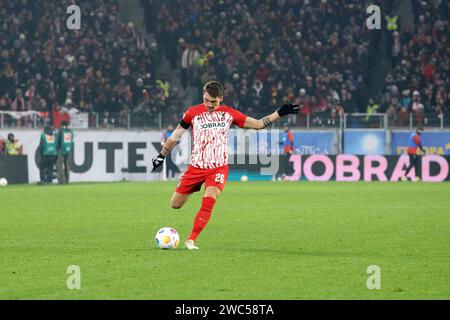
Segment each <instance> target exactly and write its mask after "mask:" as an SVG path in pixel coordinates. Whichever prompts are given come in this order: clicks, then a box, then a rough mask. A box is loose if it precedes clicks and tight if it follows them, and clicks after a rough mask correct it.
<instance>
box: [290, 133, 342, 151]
mask: <svg viewBox="0 0 450 320" xmlns="http://www.w3.org/2000/svg"><path fill="white" fill-rule="evenodd" d="M292 133H293V134H294V150H295V151H294V153H296V154H336V153H337V151H338V150H337V136H336V131H335V130H333V131H292Z"/></svg>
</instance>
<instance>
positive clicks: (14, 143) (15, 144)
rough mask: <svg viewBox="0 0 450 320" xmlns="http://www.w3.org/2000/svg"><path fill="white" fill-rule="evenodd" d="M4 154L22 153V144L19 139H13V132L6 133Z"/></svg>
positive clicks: (14, 154) (15, 154)
mask: <svg viewBox="0 0 450 320" xmlns="http://www.w3.org/2000/svg"><path fill="white" fill-rule="evenodd" d="M5 154H6V155H9V156H17V155H20V154H22V145H21V144H20V142H19V140H17V139H15V137H14V134H13V133H8V139H7V140H6V142H5Z"/></svg>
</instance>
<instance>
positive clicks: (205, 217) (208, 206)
mask: <svg viewBox="0 0 450 320" xmlns="http://www.w3.org/2000/svg"><path fill="white" fill-rule="evenodd" d="M215 203H216V199H214V198H211V197H204V198H203V200H202V207H201V208H200V210H199V211H198V213H197V215H196V216H195V219H194V228H193V229H192V232H191V234H190V236H189V237H188V239H191V240H194V241H195V240H196V239H197V237H198V235H199V234H200V232H202V230H203V228H204V227H205V226H206V224H207V223H208V221H209V218H211V211H212V209H213V207H214V204H215Z"/></svg>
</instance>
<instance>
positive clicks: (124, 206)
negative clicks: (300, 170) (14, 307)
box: [0, 182, 450, 300]
mask: <svg viewBox="0 0 450 320" xmlns="http://www.w3.org/2000/svg"><path fill="white" fill-rule="evenodd" d="M175 186H176V182H167V183H164V182H155V183H110V184H108V183H104V184H102V183H98V184H72V185H68V186H45V187H40V186H36V185H33V186H32V185H29V186H14V185H10V186H8V187H6V188H0V257H1V258H0V299H158V300H160V299H188V300H189V299H449V298H450V209H449V199H450V197H449V196H450V184H449V183H443V184H427V183H362V182H361V183H336V182H328V183H310V182H248V183H241V182H229V183H228V184H227V186H226V188H225V190H224V193H223V195H222V196H221V198H220V199H219V201H218V202H217V204H216V207H215V209H214V211H213V216H212V218H211V220H210V223H209V224H208V226H207V227H206V228H205V230H204V231H203V233H202V234H201V236H200V238H199V239H198V245H199V246H200V250H199V251H195V252H191V251H187V250H185V249H184V248H183V247H182V245H180V247H179V248H178V249H176V250H168V251H163V250H160V249H158V248H157V247H156V244H155V241H154V236H155V233H156V231H157V230H158V229H159V228H160V227H163V226H171V227H174V228H176V229H177V230H178V231H179V233H180V235H181V244H182V243H183V242H184V239H185V237H186V236H187V235H188V234H189V232H190V230H191V227H192V222H193V218H194V216H195V214H196V212H197V210H198V208H199V205H200V199H201V198H200V197H201V194H199V193H197V194H194V195H193V196H192V197H191V199H190V200H189V202H188V203H187V205H186V206H185V207H183V208H182V209H181V210H174V209H171V208H170V206H169V200H170V197H171V194H172V192H173V190H174V188H175ZM70 265H77V266H79V267H80V270H81V289H80V290H69V289H67V287H66V281H67V278H68V277H69V276H70V274H68V273H67V268H68V266H70ZM371 265H376V266H379V268H380V271H381V289H374V290H369V289H368V288H367V280H368V277H370V274H368V273H367V268H368V267H369V266H371Z"/></svg>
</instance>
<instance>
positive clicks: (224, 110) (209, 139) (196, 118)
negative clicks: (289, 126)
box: [152, 81, 300, 250]
mask: <svg viewBox="0 0 450 320" xmlns="http://www.w3.org/2000/svg"><path fill="white" fill-rule="evenodd" d="M222 100H223V87H222V85H221V84H220V83H219V82H217V81H209V82H207V83H206V84H205V85H204V87H203V103H202V104H199V105H197V106H194V107H191V108H189V109H188V110H187V111H186V112H185V113H184V115H183V119H182V120H181V121H180V124H179V125H178V126H177V128H176V129H175V131H174V132H173V133H172V135H171V136H170V138H169V139H168V140H167V142H166V143H165V144H164V146H163V148H162V150H161V153H160V154H159V155H158V156H156V157H154V158H153V159H152V163H153V171H155V169H156V168H158V167H159V166H160V165H162V163H163V162H164V159H165V158H166V157H167V155H168V154H169V152H170V151H171V150H172V148H173V147H175V145H176V144H177V143H178V141H179V140H180V138H181V136H182V135H183V133H185V132H186V130H187V129H189V127H191V126H192V135H193V150H192V154H191V159H190V163H189V166H188V168H187V170H186V171H185V172H184V174H183V175H182V176H181V177H180V181H179V184H178V187H177V188H176V190H175V192H174V193H173V196H172V200H171V206H172V208H174V209H180V208H181V207H182V206H183V205H184V204H185V203H186V201H187V200H188V198H189V195H191V194H192V193H194V192H197V191H200V188H201V186H202V184H203V183H205V193H204V195H203V199H202V205H201V208H200V210H199V211H198V213H197V215H196V217H195V219H194V227H193V229H192V232H191V234H190V235H189V237H188V238H187V240H186V242H185V247H186V248H187V249H189V250H194V249H198V247H197V246H196V245H195V241H196V240H197V237H198V236H199V234H200V232H202V230H203V228H204V227H205V226H206V224H207V223H208V221H209V218H210V217H211V212H212V210H213V207H214V205H215V203H216V200H217V198H218V197H219V195H220V194H221V192H222V190H223V188H224V186H225V183H226V180H227V177H228V152H227V148H228V133H229V131H230V126H231V125H232V124H235V125H238V126H239V127H241V128H246V129H256V130H261V129H264V128H266V127H268V126H270V125H271V124H272V123H273V122H274V121H277V120H278V119H279V118H280V117H282V116H285V115H288V114H295V113H298V111H299V109H300V108H299V106H298V105H294V104H284V105H283V106H281V107H280V108H279V109H278V110H277V111H275V112H274V113H272V114H271V115H269V116H267V117H265V118H263V119H260V120H256V119H254V118H251V117H248V116H246V115H244V114H242V113H241V112H239V111H238V110H235V109H233V108H231V107H227V106H223V105H221V102H222Z"/></svg>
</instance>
